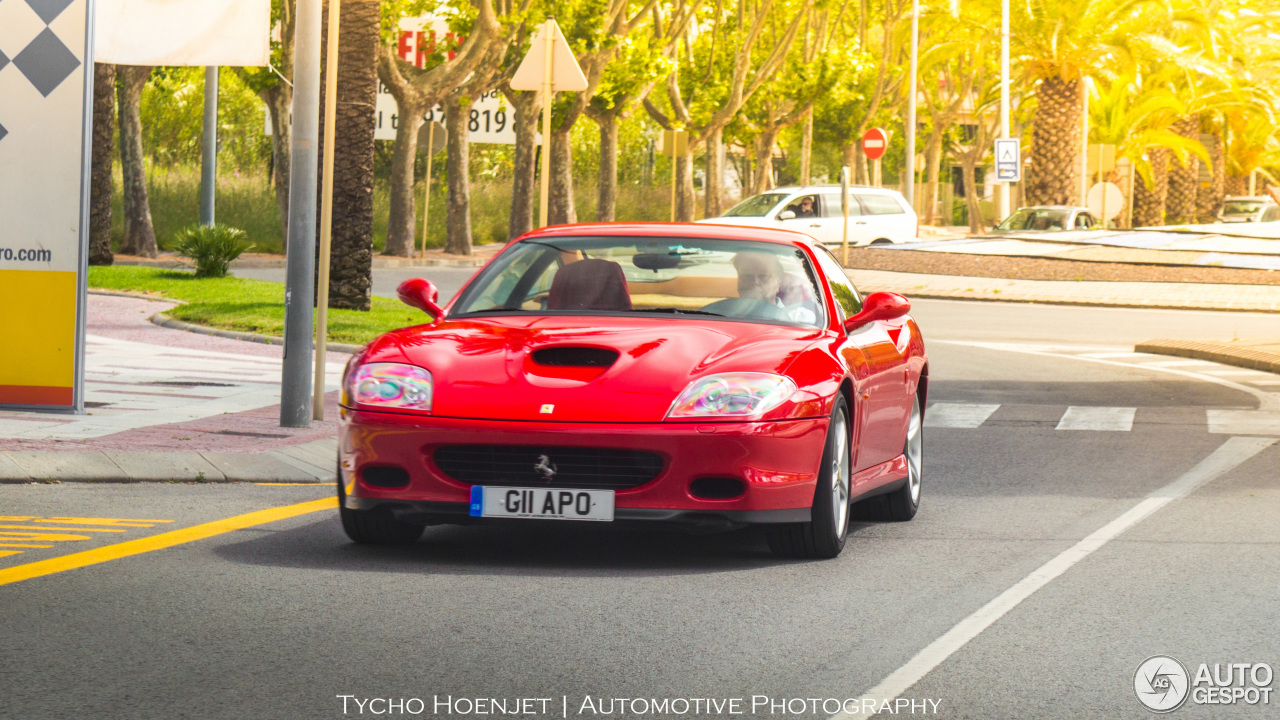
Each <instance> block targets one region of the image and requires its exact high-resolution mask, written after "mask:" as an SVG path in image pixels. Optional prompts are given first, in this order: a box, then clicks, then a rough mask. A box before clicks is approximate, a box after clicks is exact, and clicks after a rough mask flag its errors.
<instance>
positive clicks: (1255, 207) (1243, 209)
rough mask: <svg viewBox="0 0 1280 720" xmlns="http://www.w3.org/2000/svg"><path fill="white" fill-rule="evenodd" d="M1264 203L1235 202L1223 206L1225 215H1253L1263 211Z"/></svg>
mask: <svg viewBox="0 0 1280 720" xmlns="http://www.w3.org/2000/svg"><path fill="white" fill-rule="evenodd" d="M1262 205H1263V203H1260V202H1257V201H1247V200H1235V201H1231V202H1228V203H1226V204H1225V205H1223V206H1222V214H1223V215H1252V214H1253V213H1256V212H1258V211H1259V210H1261V209H1262Z"/></svg>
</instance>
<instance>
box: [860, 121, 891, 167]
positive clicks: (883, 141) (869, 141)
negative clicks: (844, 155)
mask: <svg viewBox="0 0 1280 720" xmlns="http://www.w3.org/2000/svg"><path fill="white" fill-rule="evenodd" d="M888 146H889V135H888V133H886V132H885V131H883V130H881V129H880V128H871V129H870V130H868V131H867V132H866V134H865V135H863V136H862V152H863V153H864V154H866V156H867V157H868V158H869V159H871V160H879V159H880V158H881V156H883V155H884V151H885V149H886V148H887V147H888Z"/></svg>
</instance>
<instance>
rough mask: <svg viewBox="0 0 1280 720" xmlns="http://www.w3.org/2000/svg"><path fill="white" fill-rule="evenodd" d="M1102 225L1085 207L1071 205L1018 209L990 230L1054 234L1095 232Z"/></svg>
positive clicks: (996, 231)
mask: <svg viewBox="0 0 1280 720" xmlns="http://www.w3.org/2000/svg"><path fill="white" fill-rule="evenodd" d="M1101 227H1102V225H1101V224H1100V223H1099V222H1098V221H1097V219H1096V218H1094V217H1093V213H1092V212H1090V210H1089V208H1086V207H1075V206H1072V205H1037V206H1034V207H1024V208H1018V209H1017V210H1015V211H1014V212H1013V214H1012V215H1010V216H1009V217H1007V218H1005V219H1004V222H1002V223H1000V224H999V225H997V226H995V228H993V229H992V230H991V233H992V234H993V235H998V234H1001V233H1015V232H1017V233H1023V232H1054V231H1060V230H1097V229H1099V228H1101Z"/></svg>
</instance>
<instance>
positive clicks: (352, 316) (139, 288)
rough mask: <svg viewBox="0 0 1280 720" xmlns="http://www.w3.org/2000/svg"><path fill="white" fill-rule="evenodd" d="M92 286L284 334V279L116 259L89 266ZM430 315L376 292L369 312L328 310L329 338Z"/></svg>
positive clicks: (194, 318)
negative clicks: (210, 274)
mask: <svg viewBox="0 0 1280 720" xmlns="http://www.w3.org/2000/svg"><path fill="white" fill-rule="evenodd" d="M89 287H91V288H102V289H105V290H126V291H130V292H138V293H146V294H148V295H155V296H157V297H166V298H172V299H174V300H183V301H185V302H186V303H187V304H186V305H179V306H178V307H175V308H173V309H172V310H170V311H168V313H167V314H168V315H169V317H171V318H173V319H175V320H181V321H183V322H189V323H193V324H196V325H205V326H208V327H215V328H222V329H223V330H238V331H241V332H252V333H258V334H261V335H273V336H276V337H280V336H283V335H284V284H283V283H276V282H270V281H267V280H250V279H247V278H237V277H223V278H197V277H196V276H195V275H193V274H192V273H190V272H185V271H182V270H164V269H160V268H150V267H138V266H130V265H116V266H110V267H91V268H89ZM427 321H428V318H427V316H426V315H425V314H423V313H422V312H419V311H418V310H414V309H413V308H411V307H409V306H407V305H405V304H403V303H401V302H398V301H396V300H389V299H387V298H381V297H374V298H373V307H372V309H371V310H370V311H369V312H358V311H355V310H335V309H330V310H329V333H328V335H329V341H330V342H340V343H353V344H356V345H363V344H365V343H367V342H369V341H370V340H372V339H374V338H375V337H377V336H379V335H381V334H382V333H385V332H387V331H389V330H394V329H396V328H402V327H406V326H409V325H420V324H422V323H425V322H427Z"/></svg>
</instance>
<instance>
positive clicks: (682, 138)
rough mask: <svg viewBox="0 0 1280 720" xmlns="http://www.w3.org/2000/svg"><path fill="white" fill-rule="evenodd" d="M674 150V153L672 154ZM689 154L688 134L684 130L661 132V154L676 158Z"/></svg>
mask: <svg viewBox="0 0 1280 720" xmlns="http://www.w3.org/2000/svg"><path fill="white" fill-rule="evenodd" d="M673 150H674V152H673ZM688 153H689V133H688V132H686V131H684V130H663V131H662V154H663V155H666V156H667V157H677V156H679V155H687V154H688Z"/></svg>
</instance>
